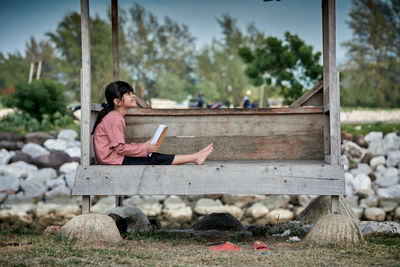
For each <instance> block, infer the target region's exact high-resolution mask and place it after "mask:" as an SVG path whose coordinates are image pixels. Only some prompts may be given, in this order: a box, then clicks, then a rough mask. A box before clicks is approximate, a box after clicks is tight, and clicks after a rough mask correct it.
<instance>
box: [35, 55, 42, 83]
mask: <svg viewBox="0 0 400 267" xmlns="http://www.w3.org/2000/svg"><path fill="white" fill-rule="evenodd" d="M41 72H42V61H41V60H40V61H39V63H38V68H37V71H36V80H39V78H40V73H41Z"/></svg>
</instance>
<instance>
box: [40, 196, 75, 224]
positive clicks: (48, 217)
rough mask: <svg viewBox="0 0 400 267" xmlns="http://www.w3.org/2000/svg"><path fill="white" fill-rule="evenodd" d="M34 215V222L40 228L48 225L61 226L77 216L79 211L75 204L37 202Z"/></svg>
mask: <svg viewBox="0 0 400 267" xmlns="http://www.w3.org/2000/svg"><path fill="white" fill-rule="evenodd" d="M34 213H35V215H36V222H37V224H39V225H40V226H42V227H45V226H47V225H50V224H57V225H63V224H65V223H66V222H67V221H68V220H70V219H71V218H73V217H75V216H76V215H79V214H80V213H81V209H80V207H79V205H78V204H77V203H76V202H75V203H73V202H71V201H68V202H62V203H55V202H51V201H48V202H42V201H41V202H38V203H37V205H36V207H35V209H34Z"/></svg>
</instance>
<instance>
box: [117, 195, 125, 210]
mask: <svg viewBox="0 0 400 267" xmlns="http://www.w3.org/2000/svg"><path fill="white" fill-rule="evenodd" d="M122 205H124V203H123V200H122V196H115V207H116V208H117V207H122Z"/></svg>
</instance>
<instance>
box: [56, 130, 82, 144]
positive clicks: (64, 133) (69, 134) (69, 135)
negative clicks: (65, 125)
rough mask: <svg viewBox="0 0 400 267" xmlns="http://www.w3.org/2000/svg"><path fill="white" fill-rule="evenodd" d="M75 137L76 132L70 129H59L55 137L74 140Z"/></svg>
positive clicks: (76, 135)
mask: <svg viewBox="0 0 400 267" xmlns="http://www.w3.org/2000/svg"><path fill="white" fill-rule="evenodd" d="M77 137H78V134H77V132H76V131H74V130H70V129H65V130H61V131H60V132H59V133H58V135H57V139H62V140H64V141H74V140H75V139H76V138H77Z"/></svg>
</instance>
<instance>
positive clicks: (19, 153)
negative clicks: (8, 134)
mask: <svg viewBox="0 0 400 267" xmlns="http://www.w3.org/2000/svg"><path fill="white" fill-rule="evenodd" d="M13 152H14V153H15V155H14V156H13V157H12V158H11V159H10V161H9V164H11V163H14V162H18V161H23V162H26V163H28V164H32V158H31V157H30V156H29V155H27V154H25V153H22V151H20V150H17V151H13Z"/></svg>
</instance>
